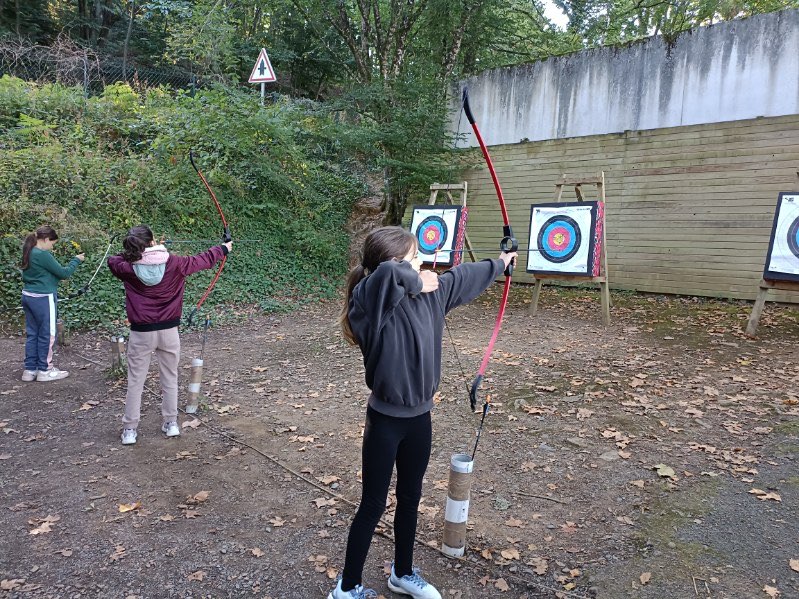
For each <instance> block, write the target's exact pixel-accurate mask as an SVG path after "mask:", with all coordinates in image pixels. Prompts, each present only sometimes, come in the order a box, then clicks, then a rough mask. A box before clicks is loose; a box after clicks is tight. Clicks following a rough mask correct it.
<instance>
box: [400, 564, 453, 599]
mask: <svg viewBox="0 0 799 599" xmlns="http://www.w3.org/2000/svg"><path fill="white" fill-rule="evenodd" d="M388 588H390V589H391V590H392V591H394V592H395V593H400V594H402V595H410V596H411V597H413V599H441V593H439V592H438V590H436V587H434V586H433V585H432V584H430V583H429V582H427V581H426V580H425V579H424V578H422V576H421V575H420V574H419V569H418V568H414V569H413V574H406V575H405V576H403V577H402V578H398V577H397V575H396V574H395V573H394V564H391V575H390V576H389V577H388Z"/></svg>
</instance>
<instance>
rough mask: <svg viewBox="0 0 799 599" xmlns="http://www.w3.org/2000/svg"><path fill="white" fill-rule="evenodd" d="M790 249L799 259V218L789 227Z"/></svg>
mask: <svg viewBox="0 0 799 599" xmlns="http://www.w3.org/2000/svg"><path fill="white" fill-rule="evenodd" d="M788 249H789V250H791V253H792V254H793V255H794V256H796V257H797V258H799V216H797V217H796V218H795V219H794V221H793V222H792V223H791V226H790V227H788Z"/></svg>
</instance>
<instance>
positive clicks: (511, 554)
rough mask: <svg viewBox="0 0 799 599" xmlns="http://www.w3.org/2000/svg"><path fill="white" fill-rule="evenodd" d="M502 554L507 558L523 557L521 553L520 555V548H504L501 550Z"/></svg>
mask: <svg viewBox="0 0 799 599" xmlns="http://www.w3.org/2000/svg"><path fill="white" fill-rule="evenodd" d="M500 555H502V557H504V558H505V559H522V557H521V555H519V550H518V549H513V548H512V549H503V550H502V551H500Z"/></svg>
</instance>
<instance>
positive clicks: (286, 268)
mask: <svg viewBox="0 0 799 599" xmlns="http://www.w3.org/2000/svg"><path fill="white" fill-rule="evenodd" d="M331 126H332V124H331V123H330V122H329V121H328V120H327V117H325V116H322V115H321V114H317V113H316V112H315V111H314V109H313V105H311V104H309V103H304V104H299V103H294V102H291V101H288V100H282V101H278V102H276V103H274V104H271V105H269V106H266V107H259V106H258V101H257V98H254V97H253V96H252V95H247V94H245V93H244V92H241V91H237V90H232V89H229V88H223V87H219V88H215V89H210V90H205V91H199V92H197V94H196V95H195V96H194V97H190V96H189V95H188V94H183V93H177V94H175V93H174V92H167V91H164V90H160V89H155V90H149V91H147V92H142V93H137V92H135V91H134V90H132V89H131V88H130V87H129V86H128V85H126V84H116V85H112V86H109V87H106V88H105V91H104V93H103V94H102V95H101V96H98V97H90V98H85V97H84V95H83V90H82V89H78V88H67V87H62V86H59V85H41V86H40V85H35V84H32V83H27V82H24V81H21V80H19V79H14V78H10V77H8V76H4V77H2V78H0V129H2V131H1V132H0V232H2V239H1V240H0V278H1V279H2V285H0V318H5V319H6V320H7V319H8V318H9V316H11V317H12V318H14V315H16V316H19V313H18V312H17V311H16V307H17V306H18V305H19V295H20V290H21V287H22V280H21V276H20V271H19V270H18V263H19V255H20V246H21V241H22V238H23V237H24V235H25V233H27V232H30V231H32V230H33V229H35V228H36V227H37V226H39V225H41V224H45V223H47V224H51V225H52V226H54V227H55V228H56V230H57V231H58V232H59V234H60V236H61V239H62V242H61V243H59V244H57V246H56V248H57V250H56V253H57V255H58V257H59V258H60V259H61V260H62V261H64V260H65V259H66V258H68V257H69V256H72V255H74V254H76V253H78V252H79V251H84V252H85V254H86V262H85V264H84V265H83V266H81V268H79V269H78V271H77V273H76V274H75V276H74V277H73V278H72V279H71V280H70V281H67V282H64V283H62V286H61V288H60V291H59V292H60V294H61V295H62V297H63V296H64V295H67V294H69V293H71V292H74V291H76V290H77V289H78V288H80V286H81V285H82V284H84V283H85V282H86V281H88V279H89V277H90V276H91V274H92V272H93V271H94V269H95V267H96V265H97V264H98V263H99V261H100V259H101V258H102V255H103V252H104V251H105V249H106V247H107V245H108V241H109V239H110V237H111V235H112V234H113V233H123V232H124V231H125V230H126V229H127V228H129V227H130V226H133V225H137V224H140V223H146V224H149V225H150V226H152V228H153V231H154V232H155V234H156V237H159V236H161V235H164V236H165V237H166V238H168V239H174V240H197V239H200V240H205V241H204V242H203V241H201V242H192V243H175V244H174V245H173V246H172V247H171V250H172V251H174V252H178V253H195V252H197V251H200V250H202V249H204V248H205V247H208V246H209V245H212V244H214V243H215V240H218V239H220V238H221V235H222V224H221V219H220V217H219V214H218V213H217V212H216V209H215V208H214V205H213V202H212V201H211V199H210V197H209V196H208V193H207V191H206V190H205V188H204V187H203V185H202V182H201V181H200V179H199V178H198V177H197V175H196V173H195V172H194V170H193V169H192V167H191V164H190V163H189V158H188V157H189V150H192V151H193V152H194V154H195V157H196V161H197V164H198V167H199V168H200V169H201V170H202V171H203V172H204V174H205V176H206V178H207V179H208V181H209V182H210V184H211V186H212V188H213V189H214V190H215V192H216V195H217V197H218V198H219V200H220V202H221V204H222V206H223V210H224V211H225V216H226V217H227V220H228V222H229V225H230V227H231V230H232V233H233V236H234V253H233V254H232V255H231V257H230V259H229V260H228V263H227V266H226V267H225V272H224V274H223V278H222V279H221V280H220V282H219V283H218V284H217V286H216V288H215V290H214V293H213V294H212V296H211V297H210V298H209V300H208V301H207V302H206V304H204V307H203V309H204V310H206V309H207V310H212V309H213V308H212V307H213V306H214V305H216V307H217V311H219V310H221V309H222V307H221V306H225V307H230V306H232V305H243V304H257V305H260V306H262V307H263V308H265V309H275V308H282V307H286V306H290V305H292V304H294V303H296V302H300V301H306V300H308V299H313V298H318V297H324V296H329V295H331V294H332V293H335V290H336V288H337V287H338V286H339V284H340V281H341V277H342V275H343V273H344V270H345V268H346V259H347V242H348V240H347V237H346V234H345V232H344V224H345V221H346V218H347V215H348V214H349V211H350V209H351V206H352V203H353V201H354V199H355V198H356V197H357V196H358V195H360V194H361V193H362V192H363V186H362V184H361V183H360V182H359V180H358V179H357V178H356V177H355V176H353V175H352V174H350V173H349V172H347V169H345V168H344V166H343V165H342V164H341V163H339V161H338V158H337V156H336V154H335V152H334V146H333V144H331V143H329V142H328V141H327V140H328V139H329V137H327V136H326V135H325V132H326V131H328V129H329V128H330V127H331ZM236 239H239V240H241V241H238V242H236ZM112 251H113V252H118V251H120V245H119V243H116V244H114V246H113V247H112ZM212 274H213V271H207V272H203V273H200V274H198V275H195V276H193V277H192V278H191V279H190V283H189V285H188V286H187V290H186V301H185V309H186V310H190V309H191V308H192V304H193V302H196V301H197V299H199V296H200V294H201V293H202V291H203V289H204V288H205V286H207V284H208V283H209V281H210V278H211V276H212ZM206 307H207V308H206ZM61 311H62V316H63V317H64V318H66V319H67V321H68V324H69V325H71V326H76V327H85V326H90V325H91V326H94V325H113V324H115V323H119V322H120V319H121V318H122V317H123V294H122V290H121V285H120V283H119V282H118V281H116V280H115V279H113V278H112V277H111V275H110V273H109V272H108V271H107V268H105V267H103V268H102V269H101V270H100V272H99V274H98V276H97V278H96V279H95V280H94V282H93V284H92V286H91V291H90V292H89V293H87V294H86V295H84V296H81V297H80V298H79V299H76V300H73V301H70V302H67V303H64V304H62V307H61Z"/></svg>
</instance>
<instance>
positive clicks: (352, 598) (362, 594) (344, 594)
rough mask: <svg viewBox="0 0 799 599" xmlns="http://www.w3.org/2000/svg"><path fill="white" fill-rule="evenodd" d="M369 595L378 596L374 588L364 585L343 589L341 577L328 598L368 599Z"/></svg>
mask: <svg viewBox="0 0 799 599" xmlns="http://www.w3.org/2000/svg"><path fill="white" fill-rule="evenodd" d="M367 597H377V593H376V592H374V591H373V590H372V589H365V588H363V585H360V584H359V585H357V586H356V587H355V588H354V589H352V590H349V591H342V590H341V579H340V578H339V579H338V582H337V583H336V588H335V589H333V590H332V591H330V593H329V594H328V596H327V599H366V598H367Z"/></svg>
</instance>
